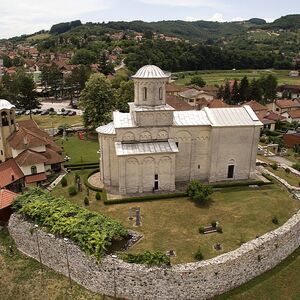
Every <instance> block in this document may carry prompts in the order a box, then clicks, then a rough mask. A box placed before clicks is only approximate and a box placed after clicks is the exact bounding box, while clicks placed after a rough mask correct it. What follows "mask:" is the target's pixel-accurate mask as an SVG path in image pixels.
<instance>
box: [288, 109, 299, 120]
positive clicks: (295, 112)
mask: <svg viewBox="0 0 300 300" xmlns="http://www.w3.org/2000/svg"><path fill="white" fill-rule="evenodd" d="M287 114H288V115H289V116H290V117H291V118H292V119H299V118H300V109H297V110H291V111H288V112H287Z"/></svg>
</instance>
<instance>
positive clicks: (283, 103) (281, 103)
mask: <svg viewBox="0 0 300 300" xmlns="http://www.w3.org/2000/svg"><path fill="white" fill-rule="evenodd" d="M275 104H276V105H277V106H278V107H280V108H283V109H284V108H292V107H299V108H300V102H299V101H298V100H297V99H293V100H292V99H280V100H276V102H275Z"/></svg>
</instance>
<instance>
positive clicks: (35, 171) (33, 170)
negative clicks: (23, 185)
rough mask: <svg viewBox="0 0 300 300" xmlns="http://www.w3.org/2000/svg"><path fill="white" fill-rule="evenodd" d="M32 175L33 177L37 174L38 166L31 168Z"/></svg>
mask: <svg viewBox="0 0 300 300" xmlns="http://www.w3.org/2000/svg"><path fill="white" fill-rule="evenodd" d="M31 174H32V175H34V174H37V168H36V166H32V167H31Z"/></svg>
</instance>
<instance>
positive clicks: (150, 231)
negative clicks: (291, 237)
mask: <svg viewBox="0 0 300 300" xmlns="http://www.w3.org/2000/svg"><path fill="white" fill-rule="evenodd" d="M88 173H89V170H85V171H84V172H83V173H82V174H83V175H87V174H88ZM67 179H68V181H69V184H73V182H74V173H70V174H68V175H67ZM67 190H68V188H67V187H66V188H62V187H61V186H57V187H56V189H55V190H54V191H53V193H54V194H55V195H57V196H59V195H63V196H66V197H68V198H69V196H68V193H67ZM85 195H86V191H85V190H84V191H83V192H82V193H79V194H78V195H76V196H74V197H72V198H69V199H70V201H71V202H73V203H77V204H79V205H83V199H84V197H85ZM89 199H90V205H89V206H88V208H89V209H91V210H94V211H99V212H102V213H104V214H107V215H109V216H111V217H113V218H116V219H119V220H120V221H121V222H122V223H123V224H124V225H125V226H126V227H127V228H129V229H133V230H138V231H140V232H141V233H143V234H144V238H143V240H141V241H140V242H139V243H138V244H137V245H135V246H134V247H133V248H132V250H131V251H132V252H140V251H145V250H151V251H154V250H160V251H163V252H165V251H167V250H170V249H174V250H175V251H176V253H177V257H176V258H174V259H173V261H172V262H173V263H175V264H176V263H183V262H191V261H193V260H194V258H193V256H194V253H195V251H196V249H197V248H198V247H200V248H201V250H202V252H203V254H204V257H205V259H208V258H211V257H214V256H217V255H219V254H221V253H224V252H228V251H230V250H233V249H236V248H238V247H239V246H240V245H241V243H243V242H246V241H248V240H251V239H253V238H255V237H256V236H257V235H262V234H264V233H266V232H268V231H270V230H272V229H275V228H276V226H275V225H274V224H273V223H272V222H271V220H272V218H273V217H274V216H277V218H278V219H279V221H280V224H282V223H284V222H285V221H286V220H287V219H288V218H289V217H290V216H291V215H292V214H293V213H294V212H296V211H297V209H299V207H300V203H299V202H297V201H296V200H294V199H293V198H291V196H290V195H289V194H288V193H287V192H286V191H285V190H284V189H283V188H282V187H281V186H279V185H277V184H274V185H271V186H264V187H261V188H258V189H252V188H248V187H243V188H226V189H222V190H219V191H216V192H215V193H214V194H213V197H212V201H211V203H210V204H209V205H207V206H205V207H201V206H198V205H197V204H195V203H194V202H193V201H190V200H189V199H186V198H178V199H170V200H161V201H154V202H144V203H128V204H118V205H107V206H105V205H104V204H103V201H96V200H95V193H94V192H92V191H91V192H90V196H89ZM136 206H139V207H140V208H141V214H142V226H141V227H139V228H138V229H137V228H136V227H134V222H133V221H130V220H128V210H129V208H130V207H136ZM213 220H217V221H219V222H220V225H221V226H222V227H223V231H224V233H223V234H211V235H200V234H199V233H198V228H199V226H205V225H209V223H210V222H211V221H213ZM216 243H221V244H222V247H223V251H221V252H216V251H215V250H214V249H213V246H214V245H215V244H216Z"/></svg>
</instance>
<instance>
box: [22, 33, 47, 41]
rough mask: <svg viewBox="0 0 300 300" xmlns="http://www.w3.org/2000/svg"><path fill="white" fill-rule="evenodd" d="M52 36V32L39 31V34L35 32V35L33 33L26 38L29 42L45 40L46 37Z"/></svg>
mask: <svg viewBox="0 0 300 300" xmlns="http://www.w3.org/2000/svg"><path fill="white" fill-rule="evenodd" d="M50 36H51V34H49V33H39V34H35V35H32V36H30V37H28V38H26V40H27V41H28V42H37V41H41V40H45V39H47V38H49V37H50Z"/></svg>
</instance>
